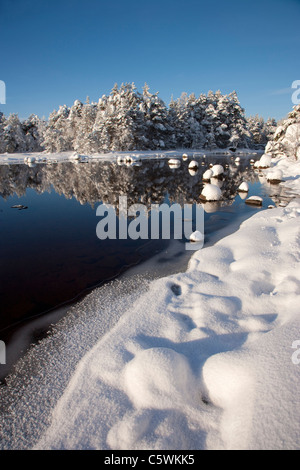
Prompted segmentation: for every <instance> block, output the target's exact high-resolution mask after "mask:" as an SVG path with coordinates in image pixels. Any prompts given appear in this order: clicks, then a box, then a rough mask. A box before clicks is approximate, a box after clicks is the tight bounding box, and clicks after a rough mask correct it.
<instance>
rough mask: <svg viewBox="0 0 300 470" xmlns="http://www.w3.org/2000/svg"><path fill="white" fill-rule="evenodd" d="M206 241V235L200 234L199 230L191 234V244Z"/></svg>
mask: <svg viewBox="0 0 300 470" xmlns="http://www.w3.org/2000/svg"><path fill="white" fill-rule="evenodd" d="M203 240H204V235H203V233H201V232H199V230H196V231H195V232H193V233H191V235H190V241H191V242H196V243H197V242H202V241H203Z"/></svg>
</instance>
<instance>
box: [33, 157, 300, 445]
mask: <svg viewBox="0 0 300 470" xmlns="http://www.w3.org/2000/svg"><path fill="white" fill-rule="evenodd" d="M274 166H276V167H278V168H280V169H281V170H282V172H283V179H284V180H285V181H286V182H285V183H284V184H287V185H289V188H290V189H291V190H293V191H295V192H298V193H299V192H300V182H299V178H300V177H299V174H300V171H299V170H300V168H299V163H295V164H291V163H289V162H288V161H287V160H280V159H277V160H275V161H274ZM268 171H269V170H268ZM281 184H282V183H281ZM299 222H300V199H295V200H294V201H293V202H291V203H290V204H289V205H288V206H287V207H286V208H275V209H273V210H272V211H261V210H259V209H258V213H257V214H255V215H254V216H253V217H252V218H251V219H248V220H247V221H245V222H243V223H242V225H241V227H240V229H239V230H238V231H237V232H236V233H234V234H232V235H229V236H228V237H226V238H224V239H222V240H221V241H219V242H218V243H217V244H216V245H214V246H210V247H207V248H204V249H203V250H200V251H198V252H196V253H195V254H194V255H193V257H192V258H191V261H190V264H189V268H188V270H187V272H186V273H181V274H176V275H173V276H169V277H165V278H163V279H159V280H156V281H153V282H152V283H151V285H150V289H149V291H147V292H146V293H145V294H143V295H142V296H141V297H140V298H138V299H137V300H136V301H135V302H134V303H133V305H132V306H131V307H130V308H129V309H128V310H127V311H126V312H125V313H124V315H123V316H122V317H121V318H120V320H119V321H118V323H117V324H116V325H115V327H114V328H113V329H112V330H110V331H109V332H108V333H106V335H105V336H104V337H103V338H102V339H101V340H99V341H98V343H97V344H96V345H95V346H94V347H93V348H92V349H91V351H90V352H88V353H87V354H86V355H85V356H84V358H83V359H82V360H81V361H80V362H79V364H78V366H77V368H76V371H75V373H74V374H73V376H72V378H71V380H70V382H69V383H68V386H67V387H66V389H65V392H64V393H63V395H62V397H61V399H60V400H59V401H58V404H57V406H56V407H55V409H54V411H53V416H52V424H51V426H50V427H49V428H48V430H47V431H46V432H45V434H44V435H43V436H42V438H41V439H40V441H39V442H38V444H37V445H36V448H38V449H40V448H41V449H60V448H64V449H107V448H110V449H122V450H123V449H177V450H178V449H296V448H299V444H300V406H299V405H300V400H299V393H298V386H299V383H300V381H299V380H300V364H298V363H297V360H293V358H294V359H295V358H296V359H297V354H296V356H295V353H297V351H295V349H293V347H292V346H293V344H295V341H297V340H299V339H300V338H299V327H300V316H299V307H298V301H299V300H298V299H299V294H300V265H299V260H300V224H299ZM299 356H300V354H299Z"/></svg>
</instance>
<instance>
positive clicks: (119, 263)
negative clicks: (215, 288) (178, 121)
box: [0, 157, 278, 341]
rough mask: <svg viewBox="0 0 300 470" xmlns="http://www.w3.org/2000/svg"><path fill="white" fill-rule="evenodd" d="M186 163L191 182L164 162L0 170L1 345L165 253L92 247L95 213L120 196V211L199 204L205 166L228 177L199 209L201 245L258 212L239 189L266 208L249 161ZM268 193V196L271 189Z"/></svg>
mask: <svg viewBox="0 0 300 470" xmlns="http://www.w3.org/2000/svg"><path fill="white" fill-rule="evenodd" d="M195 159H196V160H197V161H198V162H199V169H198V172H197V173H196V174H195V175H191V174H190V173H189V171H188V163H189V161H186V162H184V161H182V162H181V166H180V168H177V169H172V168H170V167H169V165H168V160H164V159H152V160H143V162H142V163H140V164H139V165H131V166H126V165H122V166H119V165H118V164H117V163H115V162H101V161H90V162H89V163H84V164H77V165H75V164H73V163H60V164H52V165H46V164H38V165H36V166H35V167H33V168H30V167H28V166H26V165H10V166H8V165H7V166H4V165H0V240H1V242H0V260H1V270H0V299H1V300H0V338H1V339H2V340H6V341H9V337H10V334H11V333H12V332H14V331H15V330H16V328H22V325H23V323H24V322H25V321H26V320H28V319H29V318H32V317H34V316H37V315H42V314H44V313H45V312H47V311H50V310H52V309H54V308H56V307H57V306H59V305H62V304H64V303H67V302H70V301H72V300H74V299H78V298H79V296H81V295H83V294H84V293H86V292H87V291H88V290H89V289H91V288H93V287H95V286H97V285H99V284H101V283H103V282H106V281H108V280H110V279H112V278H115V277H116V276H118V274H120V273H121V272H123V271H124V270H126V269H128V267H130V266H133V265H135V264H137V263H141V262H142V261H144V260H146V259H148V258H150V257H151V256H153V255H154V254H155V253H157V252H159V251H163V250H165V249H166V247H167V245H168V241H166V240H131V239H127V240H109V239H107V240H99V239H98V238H97V236H96V225H97V223H98V221H99V218H97V217H96V208H97V206H98V205H99V203H102V202H104V203H109V204H113V205H116V206H117V205H118V201H119V196H121V195H126V196H127V198H128V206H130V205H131V204H133V203H143V204H144V205H149V206H150V204H151V203H158V204H161V203H163V202H167V203H168V204H172V203H180V204H181V205H183V204H185V203H191V204H196V203H199V194H200V193H201V190H202V186H203V183H202V174H203V172H204V171H205V170H206V169H207V168H208V167H209V164H210V163H220V164H223V165H224V167H225V165H228V167H227V168H226V172H225V177H224V180H223V181H220V182H219V185H220V186H221V189H222V193H223V198H224V201H222V202H219V203H207V204H205V235H206V241H209V239H210V236H211V234H213V233H215V232H216V231H217V230H220V229H222V228H223V227H225V226H227V225H230V223H231V222H232V220H233V219H234V218H236V217H238V216H240V215H241V214H243V213H244V214H248V215H249V216H250V215H251V214H252V213H253V212H255V211H257V208H253V207H250V206H247V205H246V204H245V201H244V200H243V199H242V198H241V197H240V196H239V195H238V194H237V188H238V186H239V184H240V183H241V182H242V181H248V183H249V184H250V192H249V194H248V196H249V195H252V194H256V195H263V196H264V207H266V206H267V205H268V204H270V203H272V200H271V199H270V196H269V193H270V190H269V189H268V188H266V187H265V186H262V185H261V183H260V182H259V180H258V176H257V174H256V173H254V171H253V170H252V168H251V165H250V163H249V160H247V159H245V160H243V162H241V163H240V165H239V166H237V165H236V164H235V163H234V161H233V160H232V159H230V157H226V158H220V157H215V158H214V157H210V158H205V159H201V158H195ZM202 162H203V164H202ZM273 191H275V193H276V196H277V195H278V194H277V193H278V189H277V188H276V189H275V190H274V189H273ZM14 205H21V206H23V207H21V208H13V207H12V206H14ZM182 246H183V251H184V245H183V242H182ZM191 253H192V252H191ZM164 259H165V262H166V263H167V262H168V257H167V256H166V257H165V258H164Z"/></svg>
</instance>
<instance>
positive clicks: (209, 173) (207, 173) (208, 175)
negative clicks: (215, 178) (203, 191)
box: [202, 170, 213, 181]
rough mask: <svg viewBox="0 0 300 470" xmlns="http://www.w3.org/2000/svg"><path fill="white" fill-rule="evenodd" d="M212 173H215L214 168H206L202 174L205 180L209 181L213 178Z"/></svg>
mask: <svg viewBox="0 0 300 470" xmlns="http://www.w3.org/2000/svg"><path fill="white" fill-rule="evenodd" d="M212 175H213V172H212V170H206V171H205V172H204V173H203V176H202V179H203V181H209V180H210V179H211V178H212Z"/></svg>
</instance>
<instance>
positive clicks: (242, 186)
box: [238, 181, 249, 193]
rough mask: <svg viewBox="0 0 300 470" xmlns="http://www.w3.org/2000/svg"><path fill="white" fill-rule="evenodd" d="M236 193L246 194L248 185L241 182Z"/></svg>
mask: <svg viewBox="0 0 300 470" xmlns="http://www.w3.org/2000/svg"><path fill="white" fill-rule="evenodd" d="M238 191H239V192H242V193H247V192H248V191H249V185H248V183H246V181H243V183H241V184H240V185H239V187H238Z"/></svg>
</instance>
